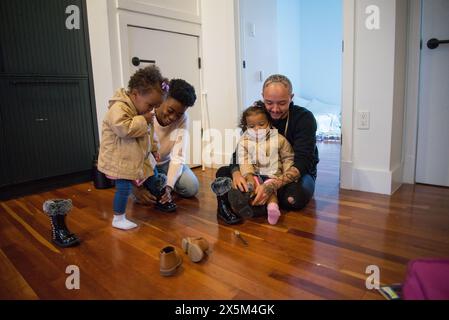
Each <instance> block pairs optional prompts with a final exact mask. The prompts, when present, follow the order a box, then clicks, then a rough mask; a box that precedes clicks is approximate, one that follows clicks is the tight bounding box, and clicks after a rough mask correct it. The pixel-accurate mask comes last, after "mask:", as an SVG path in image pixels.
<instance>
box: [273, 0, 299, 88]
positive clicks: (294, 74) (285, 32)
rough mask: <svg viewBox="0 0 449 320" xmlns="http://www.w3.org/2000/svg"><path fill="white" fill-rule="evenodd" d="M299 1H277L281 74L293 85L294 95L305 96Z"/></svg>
mask: <svg viewBox="0 0 449 320" xmlns="http://www.w3.org/2000/svg"><path fill="white" fill-rule="evenodd" d="M300 4H301V1H298V0H278V1H277V22H278V34H277V37H278V61H279V73H280V74H283V75H286V76H287V77H288V78H289V79H290V81H291V82H292V84H293V89H294V93H295V94H296V95H297V96H303V94H302V93H303V92H302V88H301V87H300V83H301V46H300V42H301V22H300V8H301V6H300Z"/></svg>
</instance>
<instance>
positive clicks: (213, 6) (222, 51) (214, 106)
mask: <svg viewBox="0 0 449 320" xmlns="http://www.w3.org/2000/svg"><path fill="white" fill-rule="evenodd" d="M201 17H202V52H203V88H204V91H205V92H207V106H208V115H209V124H210V128H214V129H217V130H219V131H220V132H221V133H222V134H223V136H224V133H225V130H226V129H234V128H236V127H237V124H238V117H239V114H238V113H239V112H238V101H237V73H236V67H235V66H236V36H235V34H236V33H235V23H234V18H235V17H234V2H233V1H230V0H203V1H202V2H201ZM223 144H224V140H223ZM233 150H234V147H233V146H230V148H229V150H227V152H224V154H221V155H219V156H220V158H221V159H222V161H221V162H222V163H229V160H230V157H231V156H232V152H233ZM219 164H220V163H216V164H215V165H219Z"/></svg>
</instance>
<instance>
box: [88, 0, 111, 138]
mask: <svg viewBox="0 0 449 320" xmlns="http://www.w3.org/2000/svg"><path fill="white" fill-rule="evenodd" d="M107 2H108V0H87V1H86V3H87V19H88V22H89V40H90V51H91V57H92V73H93V82H94V91H95V102H96V108H97V120H98V130H99V131H100V134H99V137H100V139H101V127H102V122H103V118H104V115H105V113H106V111H107V105H108V100H109V99H110V98H111V96H112V94H113V92H114V87H113V82H112V68H111V47H110V44H109V22H108V8H107V5H108V4H107Z"/></svg>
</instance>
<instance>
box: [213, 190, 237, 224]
mask: <svg viewBox="0 0 449 320" xmlns="http://www.w3.org/2000/svg"><path fill="white" fill-rule="evenodd" d="M217 202H218V208H217V217H218V218H219V219H221V220H223V222H224V223H226V224H229V225H233V224H239V223H241V222H242V221H243V219H242V218H241V217H240V216H238V215H237V214H236V213H235V212H234V211H233V210H232V208H231V205H230V204H229V201H228V194H225V195H222V196H217Z"/></svg>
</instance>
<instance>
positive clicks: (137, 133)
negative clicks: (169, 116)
mask: <svg viewBox="0 0 449 320" xmlns="http://www.w3.org/2000/svg"><path fill="white" fill-rule="evenodd" d="M157 150H158V143H157V139H156V137H155V134H154V128H153V125H152V124H150V125H148V124H147V121H146V119H145V117H143V116H140V115H138V113H137V109H136V107H135V106H134V104H133V103H132V101H131V99H130V98H129V96H128V95H127V94H126V91H125V90H124V89H120V90H119V91H117V92H116V94H115V96H114V97H113V98H112V99H111V100H110V101H109V110H108V112H107V113H106V116H105V118H104V120H103V128H102V133H101V143H100V154H99V156H98V170H99V171H101V172H103V173H104V174H106V175H108V176H111V177H114V178H117V179H127V180H144V179H146V178H148V177H150V176H152V175H154V170H153V167H152V165H151V162H150V158H149V157H152V155H151V154H150V152H155V151H157Z"/></svg>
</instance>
